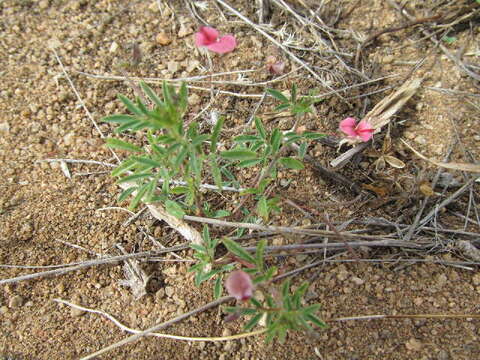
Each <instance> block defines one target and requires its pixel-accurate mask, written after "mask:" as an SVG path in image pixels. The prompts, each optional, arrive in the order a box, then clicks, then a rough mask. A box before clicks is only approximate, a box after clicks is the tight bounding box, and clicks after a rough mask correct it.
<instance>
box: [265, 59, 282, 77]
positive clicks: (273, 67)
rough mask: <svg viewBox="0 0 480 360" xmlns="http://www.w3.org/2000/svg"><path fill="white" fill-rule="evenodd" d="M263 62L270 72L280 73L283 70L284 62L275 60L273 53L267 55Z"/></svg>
mask: <svg viewBox="0 0 480 360" xmlns="http://www.w3.org/2000/svg"><path fill="white" fill-rule="evenodd" d="M265 64H266V65H267V70H268V71H269V72H270V73H271V74H275V75H282V74H283V71H284V70H285V62H283V61H281V60H277V58H276V57H275V56H273V55H269V56H267V58H266V59H265Z"/></svg>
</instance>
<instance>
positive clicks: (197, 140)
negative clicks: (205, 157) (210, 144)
mask: <svg viewBox="0 0 480 360" xmlns="http://www.w3.org/2000/svg"><path fill="white" fill-rule="evenodd" d="M208 138H210V135H207V134H203V135H198V136H196V137H195V138H193V139H192V145H193V146H197V145H200V144H201V143H203V142H204V141H205V140H207V139H208Z"/></svg>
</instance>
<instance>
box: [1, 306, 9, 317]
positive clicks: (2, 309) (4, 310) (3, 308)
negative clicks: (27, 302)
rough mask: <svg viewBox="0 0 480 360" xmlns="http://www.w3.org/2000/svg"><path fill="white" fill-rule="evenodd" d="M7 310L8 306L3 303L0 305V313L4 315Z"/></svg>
mask: <svg viewBox="0 0 480 360" xmlns="http://www.w3.org/2000/svg"><path fill="white" fill-rule="evenodd" d="M7 312H8V307H7V306H5V305H3V306H2V307H0V314H2V315H5V314H6V313H7Z"/></svg>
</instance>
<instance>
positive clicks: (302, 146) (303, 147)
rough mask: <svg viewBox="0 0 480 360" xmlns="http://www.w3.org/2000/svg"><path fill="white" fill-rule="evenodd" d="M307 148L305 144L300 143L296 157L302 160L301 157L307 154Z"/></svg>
mask: <svg viewBox="0 0 480 360" xmlns="http://www.w3.org/2000/svg"><path fill="white" fill-rule="evenodd" d="M307 147H308V144H307V143H301V144H300V146H299V147H298V157H299V158H300V159H303V157H304V156H305V154H306V153H307Z"/></svg>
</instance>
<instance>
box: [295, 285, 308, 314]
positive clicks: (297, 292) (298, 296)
mask: <svg viewBox="0 0 480 360" xmlns="http://www.w3.org/2000/svg"><path fill="white" fill-rule="evenodd" d="M307 289H308V282H304V283H303V284H302V285H300V287H299V288H298V289H297V290H295V293H294V294H293V296H292V303H293V304H292V305H293V306H294V307H295V309H298V308H300V306H301V303H300V301H301V299H302V297H303V295H304V294H305V291H307Z"/></svg>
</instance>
